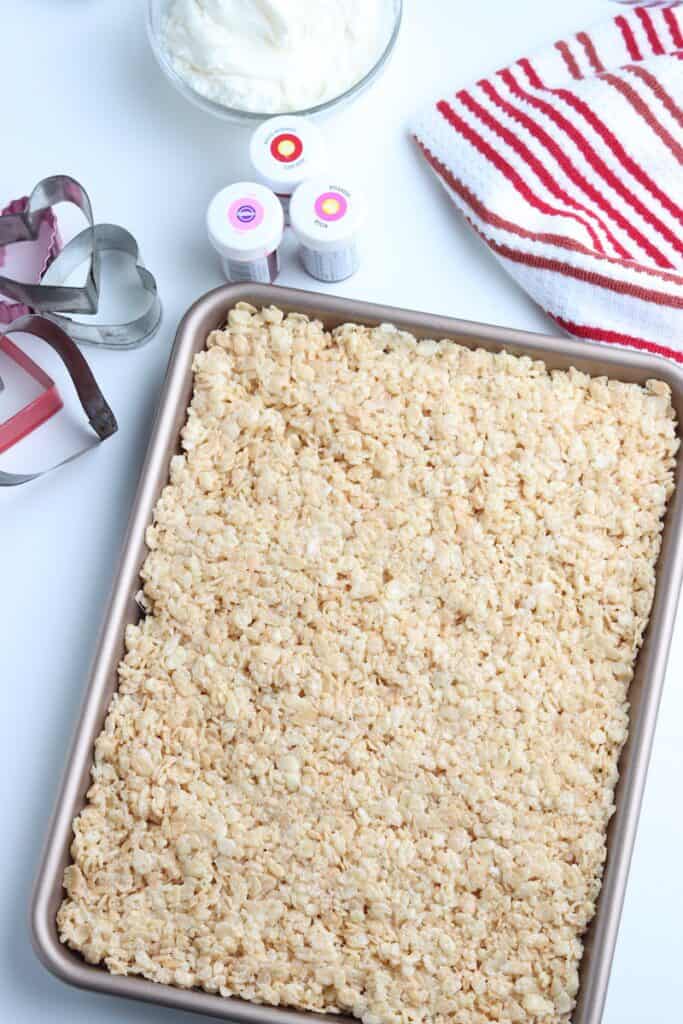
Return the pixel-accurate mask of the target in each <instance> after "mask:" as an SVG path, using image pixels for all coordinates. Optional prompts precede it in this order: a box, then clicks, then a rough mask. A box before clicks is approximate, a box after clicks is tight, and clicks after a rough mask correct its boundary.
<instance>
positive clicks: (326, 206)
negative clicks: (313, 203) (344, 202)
mask: <svg viewBox="0 0 683 1024" xmlns="http://www.w3.org/2000/svg"><path fill="white" fill-rule="evenodd" d="M322 205H323V210H324V212H325V213H326V214H327V216H328V217H334V216H336V215H337V214H338V213H339V200H338V199H326V200H325V201H324V202H323V204H322Z"/></svg>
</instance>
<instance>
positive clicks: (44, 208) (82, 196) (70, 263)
mask: <svg viewBox="0 0 683 1024" xmlns="http://www.w3.org/2000/svg"><path fill="white" fill-rule="evenodd" d="M60 203H69V204H71V205H72V206H75V207H77V208H78V209H79V210H80V211H81V213H82V214H83V216H84V217H85V220H86V224H87V226H86V228H85V229H84V230H82V231H81V232H80V233H79V234H77V235H76V236H75V237H74V238H73V239H72V240H71V241H69V242H68V243H67V244H66V245H65V246H62V241H61V238H60V236H59V230H58V226H57V220H56V217H55V215H54V212H53V207H55V206H57V205H59V204H60ZM22 242H30V243H34V245H35V246H36V253H34V255H35V256H36V257H37V259H36V261H35V263H34V265H33V266H32V270H31V274H32V280H30V281H20V280H17V278H16V277H13V276H12V275H11V273H9V272H5V273H3V272H2V271H3V270H5V271H7V266H6V264H7V253H8V248H7V247H9V246H11V245H14V244H16V243H22ZM16 251H17V252H18V250H16ZM105 252H116V253H119V254H123V255H124V256H125V257H126V258H127V259H129V260H130V261H132V263H133V265H134V268H135V272H136V274H137V278H138V280H139V283H140V286H141V289H142V290H143V292H144V293H145V294H146V296H147V301H146V305H145V309H144V311H143V312H142V314H140V315H138V316H136V317H135V318H133V319H131V320H129V321H127V322H120V323H87V322H83V321H80V320H74V319H72V317H71V316H68V315H67V314H80V315H85V316H88V315H94V314H96V313H97V312H98V307H99V300H100V282H101V275H102V265H101V264H102V261H101V255H102V253H105ZM10 262H11V261H10ZM19 262H21V259H20V260H19ZM85 263H87V273H86V278H85V282H84V283H83V284H81V285H71V284H67V283H66V282H67V281H68V280H69V278H70V276H71V275H72V274H73V272H74V271H75V270H77V269H78V268H79V267H80V266H82V265H83V264H85ZM38 314H40V315H38ZM160 322H161V302H160V300H159V295H158V291H157V285H156V281H155V279H154V277H153V276H152V274H151V273H150V272H149V271H148V270H146V269H145V267H144V266H143V264H142V261H141V259H140V253H139V249H138V244H137V242H136V240H135V238H134V237H133V236H132V235H131V234H130V232H129V231H126V229H125V228H122V227H119V226H118V225H116V224H95V222H94V217H93V211H92V204H91V202H90V198H89V196H88V194H87V192H86V191H85V189H84V188H83V186H82V185H81V184H79V182H77V181H76V180H75V179H74V178H71V177H69V176H68V175H63V174H61V175H55V176H53V177H50V178H45V179H44V180H43V181H41V182H39V184H38V185H36V187H35V188H34V190H33V192H32V193H31V195H30V196H28V197H26V198H24V199H19V200H15V201H14V202H12V203H10V204H9V206H7V207H6V208H5V209H4V210H2V211H1V212H0V324H7V325H8V326H7V328H6V329H5V330H4V331H3V332H2V333H0V351H2V353H3V354H4V355H5V356H6V357H8V358H9V359H10V360H11V361H12V362H13V363H14V364H15V366H17V367H19V368H20V369H21V370H23V371H24V372H25V373H27V374H28V375H29V376H30V377H32V378H33V379H34V381H35V382H37V383H38V384H39V385H40V386H41V388H42V393H41V394H40V395H39V397H38V398H37V399H34V400H33V401H32V402H30V403H29V404H28V405H27V406H26V407H25V408H24V409H21V410H20V411H19V412H18V413H16V414H15V415H14V416H12V417H10V418H9V419H8V420H5V421H4V422H3V421H1V420H0V452H2V451H5V450H7V449H8V448H10V447H12V446H13V445H14V444H16V443H17V442H18V441H20V440H21V439H22V438H24V437H25V436H26V435H27V434H29V433H31V431H33V430H35V429H37V427H39V426H40V425H41V424H43V423H44V422H45V421H46V420H47V419H49V418H50V416H52V415H54V414H55V413H56V412H58V411H59V410H60V409H61V408H62V401H61V398H60V396H59V392H58V390H57V388H56V385H55V383H54V381H53V380H52V379H51V378H50V377H49V375H48V374H46V373H45V372H44V371H43V370H42V369H41V368H40V367H39V366H38V365H37V364H36V363H34V362H33V360H31V359H30V358H29V357H28V356H27V355H26V354H25V353H24V352H22V350H21V349H19V348H18V347H17V346H16V345H15V344H14V343H13V342H11V341H10V340H9V338H8V337H7V335H9V334H15V333H24V334H31V335H34V336H35V337H36V338H38V339H40V340H42V341H44V342H47V344H49V345H50V346H51V347H52V348H53V349H54V351H55V352H57V354H58V355H59V356H60V358H61V359H62V361H63V363H64V364H65V366H66V368H67V370H68V372H69V375H70V377H71V380H72V382H73V384H74V386H75V388H76V392H77V394H78V397H79V399H80V402H81V405H82V406H83V409H84V410H85V412H86V413H87V415H88V418H89V420H90V425H91V426H92V428H93V430H94V432H95V434H96V437H97V440H99V441H103V440H105V439H106V438H107V437H110V436H111V435H112V434H113V433H115V432H116V430H117V429H118V427H117V423H116V419H115V417H114V414H113V413H112V411H111V409H110V408H109V406H108V404H107V402H106V400H105V398H104V396H103V394H102V392H101V391H100V389H99V387H98V385H97V382H96V381H95V378H94V376H93V374H92V372H91V370H90V367H89V366H88V364H87V362H86V360H85V358H84V357H83V355H82V354H81V353H80V352H79V350H78V348H77V347H76V345H75V342H79V343H81V344H86V345H96V346H99V347H100V348H110V349H130V348H136V347H137V346H139V345H142V344H143V343H144V342H146V341H149V340H150V339H151V338H152V337H153V336H154V334H155V333H156V331H157V329H158V327H159V324H160ZM2 390H3V384H2V381H1V380H0V392H2ZM89 447H90V446H89ZM86 450H87V449H84V450H82V451H79V452H76V453H75V454H73V455H71V456H69V457H68V458H66V459H63V460H62V461H61V462H60V463H58V466H62V465H65V464H66V463H68V462H72V461H73V460H74V459H76V458H78V457H79V456H80V455H82V454H83V453H84V451H86ZM58 466H52V467H51V468H50V469H47V470H43V471H42V472H39V473H29V474H26V473H8V472H4V471H0V487H15V486H17V485H19V484H24V483H29V482H30V481H32V480H36V479H37V478H38V477H41V476H44V475H45V473H49V472H51V471H52V470H54V469H57V468H58Z"/></svg>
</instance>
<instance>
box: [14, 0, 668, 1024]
mask: <svg viewBox="0 0 683 1024" xmlns="http://www.w3.org/2000/svg"><path fill="white" fill-rule="evenodd" d="M144 6H145V5H144V3H143V0H21V2H19V0H0V16H1V17H0V21H1V23H2V33H3V41H4V44H5V45H4V46H3V56H2V71H3V75H2V86H1V87H0V88H1V89H2V95H3V110H4V113H3V117H2V126H3V132H4V144H3V146H2V165H1V167H0V186H1V188H0V204H1V203H2V202H3V201H4V200H5V199H7V198H10V197H12V196H15V195H21V194H23V193H25V192H26V191H28V190H29V189H30V188H31V186H32V184H33V183H34V182H35V181H37V180H38V179H39V178H41V177H43V176H45V175H47V174H53V173H57V172H68V173H71V174H73V175H74V176H76V177H78V178H79V179H80V180H81V181H82V182H83V183H84V184H85V185H86V187H87V188H88V189H89V191H90V194H91V197H92V199H93V203H94V206H95V211H96V216H97V218H98V219H100V220H107V221H114V222H118V223H121V224H124V225H126V226H127V227H128V228H130V229H131V230H132V231H133V232H134V233H135V234H136V235H137V236H138V238H139V239H140V242H141V246H142V249H143V253H144V257H145V260H146V263H147V264H148V266H149V267H150V268H152V269H153V271H154V272H155V273H156V275H157V277H158V281H159V286H160V289H161V292H162V295H163V300H164V310H165V312H164V322H163V326H162V329H161V331H160V333H159V334H158V336H157V337H156V339H155V340H154V341H153V342H152V343H151V344H150V345H148V346H147V347H146V348H143V349H141V350H139V351H136V352H132V353H128V354H126V353H110V352H96V353H92V352H90V358H91V361H92V365H93V368H94V369H95V372H96V374H97V375H98V377H99V379H100V382H101V384H102V387H103V389H104V390H105V392H106V394H107V396H108V398H109V399H110V401H111V404H112V405H113V407H114V409H115V411H116V413H117V416H118V418H119V422H120V431H119V433H118V434H117V435H116V436H115V437H114V438H113V439H112V440H110V441H108V442H107V443H106V444H105V445H103V446H102V447H101V448H99V449H98V450H97V451H95V452H94V453H93V454H91V455H89V456H87V457H86V458H84V459H82V460H81V461H79V462H77V463H75V464H73V465H71V466H69V467H67V468H66V469H63V470H61V471H60V472H59V473H58V474H56V475H54V476H53V477H50V478H47V479H45V480H43V481H40V482H38V483H36V484H33V485H30V486H28V487H25V488H20V489H18V490H16V491H12V492H9V491H4V492H0V682H1V688H0V692H1V694H2V700H3V713H2V718H1V720H0V721H1V725H0V728H1V729H2V741H1V742H0V808H1V812H0V814H1V818H0V820H1V821H2V834H3V841H2V843H0V879H1V881H2V890H3V893H2V897H0V951H1V952H0V1020H2V1021H6V1022H7V1024H10V1022H11V1024H41V1022H50V1024H61V1022H69V1024H86V1022H87V1024H106V1022H108V1021H113V1020H121V1019H126V1020H127V1021H130V1022H132V1024H152V1022H159V1024H161V1022H168V1024H171V1022H172V1021H174V1020H175V1021H180V1019H181V1017H182V1015H181V1014H178V1013H174V1012H172V1011H166V1010H162V1009H160V1008H153V1007H145V1006H142V1005H138V1004H124V1003H119V1002H118V1001H114V1000H107V999H102V998H100V997H97V996H95V995H92V994H88V993H82V992H77V991H75V990H71V989H69V988H67V987H65V986H64V985H62V984H61V983H60V982H58V981H56V980H55V979H53V978H52V977H51V976H50V975H48V974H47V973H46V972H45V970H44V969H43V968H42V966H40V964H39V963H38V962H37V960H36V959H35V957H34V955H33V953H32V951H31V948H30V943H29V938H28V930H27V908H28V903H29V894H30V887H31V881H32V877H33V875H34V872H35V868H36V864H37V859H38V856H39V851H40V847H41V843H42V841H43V837H44V833H45V827H46V824H47V820H48V816H49V814H50V811H51V808H52V804H53V801H54V798H55V792H56V787H57V784H58V779H59V776H60V773H61V771H62V767H63V764H64V758H65V752H66V749H67V745H68V742H69V738H70V735H71V732H72V729H73V725H74V722H75V719H76V715H77V711H78V707H79V704H80V701H81V698H82V694H83V690H84V686H85V682H86V677H87V672H88V665H89V663H90V660H91V658H92V655H93V651H94V647H95V640H96V635H97V631H98V627H99V625H100V622H101V618H102V615H103V612H104V608H105V603H106V600H107V594H108V591H109V588H110V584H111V580H112V576H113V572H114V568H115V565H116V561H117V558H118V555H119V551H120V547H121V543H122V539H123V533H124V528H125V525H126V521H127V518H128V514H129V511H130V507H131V502H132V500H133V494H134V491H135V487H136V482H137V478H138V473H139V470H140V465H141V460H142V457H143V453H144V451H145V447H146V444H147V438H148V434H149V430H150V426H151V419H152V415H153V411H154V407H155V402H156V398H157V395H158V392H159V387H160V383H161V379H162V375H163V372H164V368H165V366H166V362H167V359H168V355H169V352H170V348H171V343H172V339H173V335H174V331H175V327H176V324H177V322H178V320H179V318H180V317H181V315H182V313H183V312H184V310H185V309H186V308H187V306H188V305H189V304H190V303H191V302H192V301H193V300H194V299H195V298H197V297H198V296H199V295H201V294H202V293H203V292H205V291H207V290H208V289H210V288H212V287H213V286H215V285H217V284H219V283H220V280H221V278H220V273H219V269H218V266H217V264H216V262H215V260H214V258H213V256H212V253H211V252H210V251H209V249H208V247H207V244H206V241H205V237H204V231H203V215H204V209H205V205H206V203H207V200H208V199H209V198H210V196H211V195H212V194H213V193H214V192H215V191H217V190H218V188H220V187H222V186H223V185H225V184H227V183H229V182H230V181H231V180H234V179H236V178H237V177H240V176H242V175H243V174H244V173H245V172H246V162H245V135H244V133H243V132H242V131H240V130H236V129H235V128H233V127H230V126H227V125H225V124H223V123H221V122H219V121H215V120H213V119H212V118H210V117H209V116H208V115H205V114H202V113H200V112H197V111H195V110H194V108H191V107H190V106H189V105H187V104H186V103H185V101H184V100H183V99H182V98H181V97H180V96H178V95H176V94H175V93H174V92H173V91H172V90H171V88H170V87H169V86H168V85H167V83H166V82H165V80H164V79H163V78H162V76H161V73H160V72H159V71H158V69H157V67H156V66H155V64H154V61H153V59H152V56H151V54H150V51H149V49H148V46H147V42H146V37H145V32H144V24H143V21H144V18H143V13H144V10H143V9H144ZM407 8H408V10H407V16H406V22H405V26H404V29H403V33H402V37H401V40H400V43H399V47H398V51H397V54H396V57H395V60H394V61H393V63H392V64H391V66H390V68H389V70H388V72H387V74H386V76H385V77H384V78H383V79H382V81H381V83H380V84H379V85H378V86H377V87H376V88H375V89H374V90H373V91H372V92H371V93H370V94H369V95H367V96H366V97H364V98H363V99H362V100H361V101H360V102H359V103H358V105H357V106H356V107H354V108H352V109H351V110H350V111H347V112H345V113H344V114H342V115H341V116H339V117H338V118H336V119H334V120H332V121H329V122H327V129H328V131H329V133H330V136H331V140H332V143H333V146H334V147H335V149H336V152H337V153H338V155H339V160H340V166H341V165H342V164H343V163H345V162H347V163H348V164H349V166H351V167H353V170H354V172H355V175H356V177H357V178H358V179H359V181H360V183H361V184H362V185H363V186H364V188H365V189H366V190H367V192H368V194H369V196H370V200H371V206H372V223H371V227H370V230H369V232H368V240H367V241H368V244H367V254H366V258H365V262H364V265H363V267H362V269H361V271H360V272H359V273H358V275H357V276H356V277H355V278H353V279H352V280H351V281H349V282H346V283H344V284H342V285H340V286H339V288H338V292H339V294H344V295H349V296H352V297H356V298H362V299H368V300H376V301H378V302H386V303H393V304H396V305H405V306H410V307H413V308H416V309H424V310H430V311H432V312H439V313H445V314H451V315H458V316H462V317H465V318H469V319H472V320H483V321H488V322H492V323H498V324H507V325H510V326H515V327H521V328H529V329H532V330H551V326H550V324H549V322H548V321H547V320H546V318H545V317H544V316H543V315H542V314H541V313H540V312H539V311H538V310H537V309H536V308H535V307H534V306H533V305H532V304H531V302H530V301H529V300H528V299H527V298H526V297H525V296H524V295H523V294H522V293H521V292H520V291H519V290H518V289H517V288H516V286H515V285H514V284H513V283H512V282H511V281H509V280H508V279H507V277H506V276H505V274H504V273H503V271H502V270H501V269H500V268H499V267H498V265H497V264H496V263H495V261H494V260H493V259H492V258H491V257H490V256H489V255H488V254H487V253H486V252H485V251H484V250H483V248H482V247H481V245H480V244H479V243H478V242H477V241H476V240H475V239H474V238H473V237H472V235H471V234H470V233H469V231H468V229H466V228H465V227H464V226H463V224H462V223H461V222H460V221H459V220H458V217H457V216H456V214H455V213H454V212H453V210H452V209H451V207H450V206H449V204H448V201H447V199H446V197H445V195H443V194H442V193H441V191H440V190H439V189H438V188H437V186H436V184H435V182H434V181H433V180H432V179H431V178H430V175H429V174H428V173H427V170H426V168H425V167H424V166H423V165H422V162H421V161H420V159H418V156H417V154H416V152H415V150H414V148H413V146H412V145H411V143H410V141H409V139H408V136H407V132H406V125H407V120H408V117H409V115H410V113H411V111H413V110H414V109H415V108H416V107H419V106H420V105H421V103H422V102H424V101H428V100H430V99H431V98H432V97H433V96H434V95H436V93H437V92H440V91H441V90H444V89H448V88H452V89H455V87H457V86H458V85H460V84H464V83H466V82H468V80H470V79H472V78H474V77H477V76H480V75H481V74H483V73H485V72H487V71H490V70H492V69H493V68H495V67H497V66H500V65H502V64H503V63H505V62H507V61H508V60H510V59H512V58H515V57H517V56H520V55H522V54H524V53H526V52H529V51H530V49H532V48H535V47H536V46H538V45H540V44H542V43H544V42H550V41H552V40H553V39H555V38H557V37H558V36H559V35H560V34H562V33H566V32H568V31H570V30H578V29H580V28H582V27H584V26H586V25H587V24H589V23H590V22H592V21H594V20H596V19H597V18H599V17H601V16H603V15H606V16H609V15H610V14H611V13H613V11H614V8H613V7H612V6H611V5H610V4H608V3H606V2H602V0H572V3H566V4H559V3H548V2H547V0H516V2H515V3H508V2H506V0H492V2H490V3H488V4H485V3H476V2H475V3H465V2H464V0H407ZM346 147H348V150H349V152H351V154H352V156H351V159H350V160H347V158H346V156H345V148H346ZM282 283H284V284H287V285H296V286H301V287H313V286H314V285H313V282H311V281H309V280H308V279H307V278H306V277H305V275H304V274H303V273H302V272H301V271H300V269H299V268H298V266H297V265H296V263H295V262H293V261H292V260H291V259H290V260H289V261H288V262H287V265H286V266H285V269H284V272H283V275H282ZM1 413H2V405H1V403H0V414H1ZM0 418H2V417H1V416H0ZM32 451H33V449H32ZM681 669H683V630H682V629H681V628H680V625H679V628H678V630H677V633H676V636H675V639H674V644H673V651H672V655H671V662H670V668H669V674H668V681H667V686H666V691H665V697H664V703H663V706H662V711H661V717H660V722H659V729H658V732H657V739H656V746H655V751H654V757H653V761H652V767H651V770H650V776H649V782H648V788H647V795H646V799H645V806H644V810H643V816H642V820H641V826H640V833H639V838H638V842H637V846H636V853H635V859H634V863H633V870H632V874H631V880H630V885H629V890H628V897H627V902H626V908H625V912H624V918H623V924H622V929H621V935H620V939H619V945H618V949H617V955H616V961H615V965H614V972H613V976H612V984H611V988H610V994H609V1002H608V1009H607V1013H606V1017H605V1024H645V1022H647V1024H673V1021H674V1020H678V1019H680V1007H681V1005H683V971H682V970H681V964H680V947H678V949H677V940H678V939H679V937H680V935H679V932H680V929H679V922H680V921H681V919H682V918H683V880H682V878H683V873H682V872H681V870H680V865H681V863H683V814H682V807H683V805H682V803H681V781H682V780H683V687H681V685H680V675H681Z"/></svg>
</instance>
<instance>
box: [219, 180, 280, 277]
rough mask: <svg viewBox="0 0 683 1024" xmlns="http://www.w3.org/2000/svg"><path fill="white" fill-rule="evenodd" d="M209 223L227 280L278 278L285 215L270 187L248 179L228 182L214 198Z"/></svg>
mask: <svg viewBox="0 0 683 1024" xmlns="http://www.w3.org/2000/svg"><path fill="white" fill-rule="evenodd" d="M206 226H207V229H208V232H209V241H210V242H211V245H212V246H213V247H214V249H215V250H216V252H217V253H218V255H219V256H220V257H221V262H222V265H223V271H224V273H225V276H226V278H227V279H228V281H233V282H239V281H258V282H259V283H261V284H271V283H272V282H273V281H274V280H275V278H276V277H277V275H278V274H279V272H280V254H279V248H280V243H281V242H282V235H283V233H284V229H285V218H284V214H283V212H282V206H281V205H280V201H279V200H278V198H277V196H276V195H275V194H274V193H273V192H271V190H270V189H268V188H265V187H264V186H263V185H257V184H254V183H253V182H248V181H240V182H237V183H236V184H235V185H228V187H227V188H224V189H223V190H222V191H221V192H219V193H218V195H216V196H214V198H213V199H212V200H211V203H210V205H209V209H208V212H207V215H206Z"/></svg>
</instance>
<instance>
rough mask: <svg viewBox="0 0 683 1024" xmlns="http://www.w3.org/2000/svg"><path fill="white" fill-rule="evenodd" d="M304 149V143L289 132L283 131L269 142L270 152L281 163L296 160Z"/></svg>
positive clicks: (291, 162) (290, 162)
mask: <svg viewBox="0 0 683 1024" xmlns="http://www.w3.org/2000/svg"><path fill="white" fill-rule="evenodd" d="M303 151H304V144H303V142H302V141H301V139H300V138H299V136H298V135H293V134H292V133H291V132H283V133H282V134H280V135H276V136H275V138H274V139H273V141H272V142H271V144H270V152H271V154H272V156H273V157H274V159H275V160H277V161H278V163H281V164H293V163H294V161H295V160H298V159H299V157H300V156H301V155H302V153H303Z"/></svg>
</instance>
